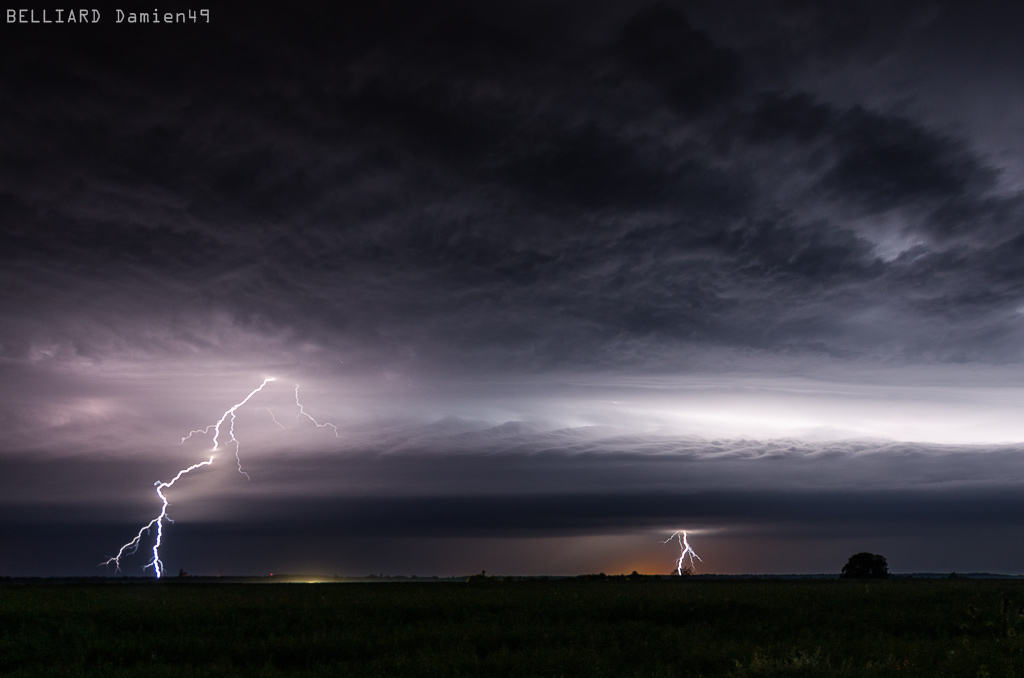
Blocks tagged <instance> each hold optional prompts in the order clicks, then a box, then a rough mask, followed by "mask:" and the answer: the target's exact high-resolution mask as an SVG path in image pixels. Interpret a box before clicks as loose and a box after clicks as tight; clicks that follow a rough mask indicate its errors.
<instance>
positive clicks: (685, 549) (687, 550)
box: [661, 530, 704, 577]
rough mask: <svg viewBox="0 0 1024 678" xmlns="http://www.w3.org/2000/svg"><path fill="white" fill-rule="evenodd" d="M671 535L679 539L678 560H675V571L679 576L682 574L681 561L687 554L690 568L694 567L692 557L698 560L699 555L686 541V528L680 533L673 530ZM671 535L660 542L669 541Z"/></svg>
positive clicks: (665, 542)
mask: <svg viewBox="0 0 1024 678" xmlns="http://www.w3.org/2000/svg"><path fill="white" fill-rule="evenodd" d="M672 537H675V538H676V539H678V540H679V548H680V553H679V560H678V561H676V573H677V574H678V575H679V576H680V577H681V576H683V567H684V565H683V562H684V561H685V560H686V557H687V556H689V557H690V569H691V570H692V569H693V568H694V562H693V559H694V558H696V559H697V560H700V556H698V555H697V552H696V551H694V550H693V549H692V548H691V547H690V542H688V541H686V530H683V533H682V534H680V533H679V532H673V533H672ZM672 537H669V538H668V539H666V540H665V541H663V542H661V543H662V544H667V543H669V542H670V541H672ZM701 562H704V561H703V560H701Z"/></svg>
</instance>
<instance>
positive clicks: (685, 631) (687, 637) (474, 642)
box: [0, 578, 1024, 678]
mask: <svg viewBox="0 0 1024 678" xmlns="http://www.w3.org/2000/svg"><path fill="white" fill-rule="evenodd" d="M1022 634H1024V582H1021V581H1015V580H986V581H981V580H933V581H926V580H909V581H907V580H895V581H873V582H870V583H866V582H864V581H860V582H858V581H693V580H689V581H687V580H678V579H675V580H672V579H667V578H666V579H662V580H642V581H628V580H614V581H583V580H562V581H559V580H551V581H511V582H501V581H485V582H472V583H361V584H262V585H260V584H252V585H249V584H230V585H221V584H166V583H155V582H154V583H148V584H94V585H86V584H80V585H79V584H64V585H46V584H43V585H14V584H8V585H0V675H2V676H25V677H26V678H27V677H29V676H31V677H33V678H39V677H42V676H103V677H104V678H111V677H117V676H133V677H138V676H143V677H145V678H155V677H157V676H175V677H183V676H230V675H238V676H250V677H252V676H278V675H290V676H488V677H491V676H586V677H587V678H596V677H600V676H616V677H622V676H908V675H910V676H930V677H932V678H936V677H939V676H972V677H978V678H981V677H984V676H1022V677H1024V635H1022Z"/></svg>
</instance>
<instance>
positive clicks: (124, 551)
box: [101, 377, 340, 579]
mask: <svg viewBox="0 0 1024 678" xmlns="http://www.w3.org/2000/svg"><path fill="white" fill-rule="evenodd" d="M274 380H275V379H274V377H267V378H266V379H264V380H263V383H262V384H260V385H259V386H257V387H256V388H254V389H253V390H252V391H250V392H249V395H247V396H245V398H243V399H242V400H241V401H239V402H238V403H235V404H234V405H232V406H231V407H229V408H228V409H227V410H225V412H224V414H223V415H221V417H220V419H218V420H217V421H216V422H214V423H213V424H210V425H209V426H207V427H206V428H201V429H196V430H193V431H192V432H190V433H189V434H188V435H187V436H184V437H183V438H182V439H181V442H182V443H184V442H185V441H186V440H188V439H190V438H191V437H192V436H194V435H196V434H200V433H202V434H209V433H210V431H211V429H212V430H213V449H212V450H211V453H210V458H209V459H206V460H204V461H200V462H196V463H195V464H192V465H191V466H188V467H186V468H183V469H181V470H180V471H178V473H177V475H175V476H174V478H172V479H171V480H170V481H169V482H164V481H162V480H158V481H156V482H155V483H154V485H155V486H156V494H157V496H158V497H159V498H160V513H159V514H157V516H156V517H155V518H153V519H152V520H151V521H149V522H148V523H146V524H145V525H144V526H143V527H142V528H141V529H140V530H139V532H138V534H136V535H135V538H134V539H132V540H131V541H129V542H128V543H127V544H125V545H124V546H122V547H121V548H120V550H118V552H117V555H115V556H113V557H111V558H108V559H107V560H106V561H104V562H103V563H101V565H108V566H109V565H111V564H113V565H114V567H115V569H116V570H117V571H120V569H121V558H122V557H123V556H125V555H128V554H132V553H135V552H136V551H137V550H138V548H139V545H140V544H141V542H142V535H144V534H149V533H150V530H152V529H153V528H156V537H155V538H154V540H153V558H152V560H150V561H149V563H147V564H146V565H144V566H143V570H145V569H146V568H148V567H152V568H153V574H154V575H156V578H157V579H159V578H160V577H162V576H163V573H164V564H163V561H161V560H160V545H161V544H162V543H163V527H164V521H167V522H170V523H173V522H174V521H173V520H171V517H170V516H169V515H167V507H168V506H169V505H170V502H169V501H168V500H167V497H166V496H165V495H164V492H163V491H164V490H165V489H167V488H169V487H171V486H173V485H174V483H176V482H178V479H179V478H181V477H182V476H184V475H186V474H188V473H191V472H192V471H194V470H196V469H198V468H200V467H202V466H209V465H211V464H213V460H214V458H215V457H216V453H217V450H218V448H219V446H220V437H221V426H223V425H224V422H225V421H227V422H228V428H227V436H228V438H229V439H230V441H231V442H232V443H234V445H235V461H236V462H237V464H238V472H239V473H241V474H242V475H244V476H245V477H246V478H247V479H248V478H249V474H248V473H246V472H245V471H244V470H242V458H241V455H240V454H239V449H240V444H239V442H238V438H236V437H235V413H236V412H237V411H238V408H240V407H242V406H243V405H245V404H246V403H247V402H249V400H250V399H252V397H253V396H255V395H256V394H257V393H259V392H260V391H262V390H263V387H264V386H266V385H267V384H269V383H270V382H272V381H274ZM295 404H296V405H298V407H299V414H298V415H297V417H302V416H304V417H306V418H307V419H309V420H310V421H312V422H313V423H314V424H316V425H317V427H319V428H325V427H330V428H331V429H333V430H334V435H335V437H340V436H339V433H338V427H337V426H335V425H334V424H332V423H330V422H325V423H323V424H321V423H320V422H318V421H317V420H316V419H314V418H313V417H311V416H310V415H309V414H306V411H305V410H304V409H303V407H302V404H301V403H300V402H299V387H298V385H296V386H295ZM267 411H270V409H269V408H267ZM270 417H271V418H272V419H273V420H274V423H275V424H277V425H278V426H280V427H281V428H284V427H283V426H281V423H280V422H278V421H277V419H276V418H275V417H274V413H273V412H270Z"/></svg>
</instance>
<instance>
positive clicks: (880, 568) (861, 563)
mask: <svg viewBox="0 0 1024 678" xmlns="http://www.w3.org/2000/svg"><path fill="white" fill-rule="evenodd" d="M839 576H840V577H842V578H843V579H885V578H886V577H888V576H889V563H887V562H886V561H885V556H880V555H878V554H877V553H866V552H865V553H857V554H854V555H852V556H850V559H849V560H847V561H846V565H843V571H842V573H841V574H840V575H839Z"/></svg>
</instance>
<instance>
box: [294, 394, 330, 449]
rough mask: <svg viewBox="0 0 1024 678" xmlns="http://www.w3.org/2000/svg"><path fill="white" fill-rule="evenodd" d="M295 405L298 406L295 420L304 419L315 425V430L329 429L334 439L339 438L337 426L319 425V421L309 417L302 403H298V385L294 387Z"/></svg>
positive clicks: (328, 423)
mask: <svg viewBox="0 0 1024 678" xmlns="http://www.w3.org/2000/svg"><path fill="white" fill-rule="evenodd" d="M295 404H296V405H298V406H299V413H298V414H297V415H295V418H296V419H298V418H299V417H305V418H306V419H309V420H310V421H311V422H313V423H314V424H316V426H317V428H330V429H332V430H333V431H334V437H335V438H340V437H341V436H340V435H339V434H338V427H337V426H335V425H334V424H332V423H331V422H329V421H326V422H324V423H322V424H321V423H320V422H319V421H317V420H316V419H314V418H313V417H311V416H310V415H309V414H307V413H306V408H304V407H303V406H302V403H300V402H299V385H298V384H296V385H295Z"/></svg>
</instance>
